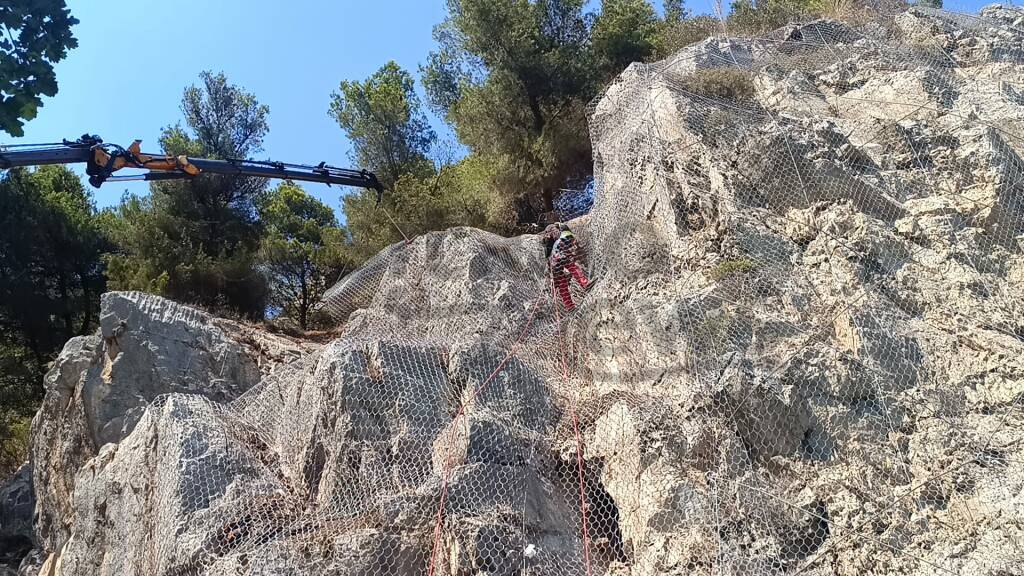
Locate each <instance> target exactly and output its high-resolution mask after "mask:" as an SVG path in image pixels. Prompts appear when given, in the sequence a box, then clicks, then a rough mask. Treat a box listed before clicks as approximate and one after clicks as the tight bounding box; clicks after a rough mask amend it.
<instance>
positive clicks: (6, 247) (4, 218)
mask: <svg viewBox="0 0 1024 576" xmlns="http://www.w3.org/2000/svg"><path fill="white" fill-rule="evenodd" d="M107 249H108V242H107V239H106V237H105V234H104V232H103V228H102V224H101V221H100V219H99V217H98V215H97V214H96V211H95V209H94V208H93V204H92V199H91V198H90V196H89V194H88V193H87V192H86V190H85V188H84V187H83V186H82V183H81V182H80V181H79V179H78V177H77V176H76V175H75V174H74V173H72V172H71V171H69V170H68V169H66V168H64V167H61V166H44V167H42V168H39V169H38V170H36V171H34V172H32V171H28V170H25V169H21V168H16V169H12V170H9V171H8V172H7V173H5V174H4V175H3V177H2V178H0V445H2V444H3V443H4V442H5V440H4V436H5V431H4V420H5V419H8V418H14V419H17V416H18V415H19V414H21V415H27V414H30V413H31V411H32V410H33V409H34V407H35V404H36V402H38V400H39V399H40V398H41V397H42V393H43V390H42V378H43V374H44V373H45V372H46V365H47V363H48V362H49V361H50V360H52V359H53V357H54V356H55V355H56V353H57V352H58V351H59V350H60V348H61V347H62V346H63V345H64V342H65V341H66V340H68V339H69V338H71V337H73V336H76V335H79V334H85V333H87V332H89V331H91V330H93V329H95V325H96V317H97V312H98V309H99V296H100V294H101V293H102V292H103V290H104V288H105V279H104V276H103V266H102V262H101V258H100V255H101V254H102V253H103V252H104V251H105V250H107ZM7 432H10V430H9V429H8V430H7ZM3 449H4V448H3V447H2V446H0V451H2V450H3ZM0 459H2V455H0ZM19 463H20V462H19Z"/></svg>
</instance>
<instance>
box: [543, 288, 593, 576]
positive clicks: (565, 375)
mask: <svg viewBox="0 0 1024 576" xmlns="http://www.w3.org/2000/svg"><path fill="white" fill-rule="evenodd" d="M564 280H565V281H566V282H568V281H569V279H568V277H566V278H564ZM555 290H556V287H555V277H554V274H552V275H551V291H552V299H551V300H552V305H553V306H554V308H555V334H556V337H557V338H558V344H559V347H560V348H561V353H562V354H561V357H562V379H563V380H564V381H565V383H566V385H568V384H569V366H568V362H567V360H566V351H565V340H564V339H563V338H562V321H561V317H560V314H559V312H558V311H559V307H558V298H556V297H555V296H556V294H555ZM578 401H579V395H578V394H577V395H576V397H575V398H574V399H573V402H572V404H571V405H570V407H571V410H572V427H573V432H574V433H575V435H576V467H577V470H578V471H579V480H580V516H581V517H582V520H583V561H584V562H585V563H586V567H587V576H591V570H590V529H589V522H588V518H587V490H586V483H585V481H584V473H583V439H582V437H581V436H580V419H579V415H578V414H577V413H576V404H577V402H578Z"/></svg>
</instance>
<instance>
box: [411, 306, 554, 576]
mask: <svg viewBox="0 0 1024 576" xmlns="http://www.w3.org/2000/svg"><path fill="white" fill-rule="evenodd" d="M543 298H544V296H543V295H541V296H538V297H537V300H536V301H534V303H533V307H532V308H531V309H530V316H529V318H528V319H527V320H526V325H525V326H524V327H523V331H522V332H520V334H519V337H518V338H516V341H515V342H513V343H512V347H511V348H509V351H508V354H506V355H505V358H504V359H503V360H502V361H501V362H500V363H499V364H498V366H497V368H495V369H494V371H493V372H491V374H490V376H488V377H487V378H486V379H485V380H484V381H483V382H481V383H480V385H479V386H477V387H476V388H474V389H473V391H472V393H471V394H470V396H469V398H468V399H467V400H466V401H465V402H463V403H462V404H461V405H460V406H459V411H458V412H457V413H456V414H455V417H454V418H452V422H453V423H456V424H455V425H454V426H452V430H451V433H450V434H449V435H448V446H447V449H446V452H447V454H446V456H445V463H444V480H443V481H442V483H441V500H440V503H439V505H438V507H437V520H436V523H435V525H434V546H433V548H432V549H431V551H430V570H429V572H428V574H429V576H434V570H435V568H436V563H437V549H438V547H439V545H440V543H441V524H442V522H441V520H442V518H443V514H444V506H445V502H446V500H447V498H448V481H449V479H450V478H451V472H452V466H451V463H452V447H453V446H454V445H455V428H456V426H458V424H457V422H458V420H459V418H461V417H462V416H464V415H465V412H466V406H467V405H468V404H469V403H470V402H472V401H473V399H474V398H476V396H477V394H479V393H480V392H481V391H482V390H483V388H484V386H487V384H489V383H490V381H491V380H492V379H494V377H495V376H497V375H498V372H501V369H502V368H504V367H505V364H507V363H508V361H509V360H511V359H512V355H513V354H514V353H515V350H516V347H517V346H519V344H520V343H521V342H522V341H523V338H525V337H526V333H527V332H529V330H530V326H531V325H532V324H533V319H534V318H535V317H536V316H537V310H538V309H539V307H540V306H539V305H540V302H541V300H542V299H543Z"/></svg>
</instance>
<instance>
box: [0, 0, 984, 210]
mask: <svg viewBox="0 0 1024 576" xmlns="http://www.w3.org/2000/svg"><path fill="white" fill-rule="evenodd" d="M591 4H592V5H594V6H597V5H599V2H598V1H597V0H592V2H591ZM985 4H987V2H984V1H979V0H954V1H950V0H947V1H946V7H947V8H949V9H954V10H959V11H965V12H974V11H977V9H978V8H980V7H981V6H983V5H985ZM68 6H69V7H70V8H71V12H72V14H74V16H75V17H77V18H78V19H79V20H80V21H81V23H80V24H79V25H78V26H76V27H75V28H74V34H75V36H76V37H77V38H78V43H79V46H78V48H76V49H75V50H73V51H72V52H71V53H70V54H69V56H68V57H67V59H65V60H64V61H62V62H60V63H59V64H58V65H57V79H58V82H59V84H60V91H59V93H58V94H57V96H55V97H53V98H47V99H45V102H44V107H43V108H41V109H40V111H39V116H38V118H36V119H35V120H33V121H31V122H29V123H28V124H27V125H26V128H25V136H24V137H23V138H20V139H17V140H16V141H19V142H53V141H57V140H60V139H61V138H71V139H73V138H76V137H78V136H79V135H81V134H83V133H86V132H88V133H92V134H98V135H100V136H101V137H102V138H103V139H104V140H105V141H107V142H113V143H117V144H121V145H128V144H130V143H131V141H132V140H133V139H135V138H140V139H142V140H143V150H144V151H149V152H158V151H159V146H158V145H157V137H158V136H159V134H160V130H161V128H163V127H164V126H168V125H171V124H174V123H175V122H177V121H179V120H180V119H181V112H180V110H179V104H180V100H181V93H182V90H183V89H184V87H185V86H187V85H189V84H192V83H194V82H196V80H197V78H198V75H199V73H200V72H201V71H203V70H212V71H214V72H221V71H222V72H224V73H225V74H226V75H227V76H228V78H229V80H230V81H231V82H233V83H235V84H238V85H240V86H243V87H244V88H246V89H247V90H248V91H250V92H252V93H254V94H255V95H256V97H257V99H258V100H259V101H260V102H262V103H264V104H267V105H268V106H270V134H269V135H268V136H267V138H266V141H265V145H264V149H265V151H264V153H263V155H262V156H263V157H264V158H272V159H274V160H281V161H285V162H297V163H307V164H315V163H318V162H320V161H322V160H323V161H327V163H329V164H333V165H336V166H343V167H346V166H349V164H350V163H349V159H348V152H349V145H348V142H347V141H346V140H345V137H344V134H343V133H342V132H341V130H340V129H339V128H338V126H337V125H336V124H335V123H334V121H333V120H332V119H331V118H329V117H328V116H327V108H328V104H329V102H330V94H331V92H332V91H333V90H335V89H336V88H337V86H338V83H339V82H340V81H341V80H344V79H363V78H365V77H367V76H369V75H370V74H372V73H373V72H374V71H375V70H377V68H379V67H380V66H381V65H383V64H384V63H385V62H387V61H388V60H395V61H396V62H398V64H399V65H401V66H402V67H404V68H406V69H407V70H410V71H412V72H415V71H416V69H417V67H418V65H419V64H420V63H422V62H424V61H425V60H426V56H427V53H428V52H429V51H430V50H431V49H433V47H434V42H433V38H432V37H431V31H432V28H433V26H434V25H435V24H437V23H438V22H440V21H441V20H443V19H444V13H445V2H444V0H334V1H326V0H323V1H319V2H317V1H313V0H290V1H278V0H177V1H175V2H171V3H168V2H155V1H139V2H128V3H119V4H113V3H110V2H100V1H96V0H69V1H68ZM688 6H689V7H690V9H691V10H693V11H694V12H697V13H706V12H709V11H711V9H712V8H711V7H712V3H711V2H710V1H708V0H698V1H696V2H690V3H688ZM433 120H434V122H435V127H436V128H437V130H438V133H439V134H441V135H443V136H448V137H450V132H449V131H447V130H445V129H444V128H443V126H441V123H440V122H439V121H438V120H437V119H436V118H435V119H433ZM8 140H11V139H8V138H4V141H8ZM306 189H307V190H308V191H309V192H311V193H313V194H314V195H316V196H317V197H319V198H320V199H321V200H323V201H325V202H327V203H328V204H329V205H330V206H332V207H334V208H335V209H337V208H338V207H339V197H340V194H341V192H342V190H341V189H339V188H333V189H332V188H327V187H326V186H323V185H318V184H309V185H307V186H306ZM126 190H127V191H129V192H132V193H136V194H144V193H146V191H147V190H148V185H147V184H146V183H142V182H132V183H122V184H118V185H111V184H108V185H106V186H104V187H103V188H101V189H99V190H95V191H94V192H93V193H94V195H95V199H96V203H97V204H98V205H99V206H101V207H102V206H110V205H112V204H116V203H117V201H118V200H119V199H120V197H121V195H122V194H123V193H124V192H125V191H126Z"/></svg>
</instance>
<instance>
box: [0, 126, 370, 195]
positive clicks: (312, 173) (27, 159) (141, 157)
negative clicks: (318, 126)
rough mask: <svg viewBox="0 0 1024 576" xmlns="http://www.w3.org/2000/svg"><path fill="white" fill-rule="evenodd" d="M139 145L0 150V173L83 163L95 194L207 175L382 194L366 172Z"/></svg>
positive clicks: (87, 140) (96, 142)
mask: <svg viewBox="0 0 1024 576" xmlns="http://www.w3.org/2000/svg"><path fill="white" fill-rule="evenodd" d="M140 144H141V141H140V140H136V141H135V142H133V143H132V145H131V146H129V147H128V148H122V147H121V146H117V145H114V144H104V143H103V140H102V139H100V138H99V137H97V136H90V135H88V134H86V135H84V136H82V137H81V138H79V139H78V140H75V141H74V142H72V141H68V140H65V141H63V142H61V143H57V144H42V145H32V144H29V145H16V146H0V168H4V169H6V168H13V167H15V166H41V165H44V164H78V163H84V164H85V165H86V168H85V173H86V174H87V175H88V176H89V183H90V184H92V185H93V186H95V187H97V188H98V187H99V186H101V185H102V184H103V183H104V182H123V181H126V180H172V179H178V178H194V177H196V176H198V175H200V174H203V173H208V174H230V175H236V176H254V177H259V178H279V179H282V180H301V181H304V182H322V183H324V184H328V185H330V184H340V185H342V186H357V187H360V188H367V189H372V190H376V192H377V202H378V203H379V202H380V199H381V195H382V194H383V192H384V189H383V187H382V186H381V184H380V182H379V181H378V180H377V177H376V176H374V174H373V173H372V172H367V171H366V170H348V169H345V168H335V167H334V166H328V165H327V164H325V163H323V162H321V163H320V164H317V165H316V166H309V165H305V164H286V163H284V162H263V161H256V160H237V159H228V160H210V159H206V158H190V157H188V156H184V155H182V156H169V155H166V154H159V155H157V154H145V153H143V152H141V151H140V150H139V146H140ZM11 148H14V150H11ZM122 168H140V169H143V170H148V172H145V173H142V174H138V175H130V176H114V175H113V174H114V172H116V171H118V170H121V169H122Z"/></svg>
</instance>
